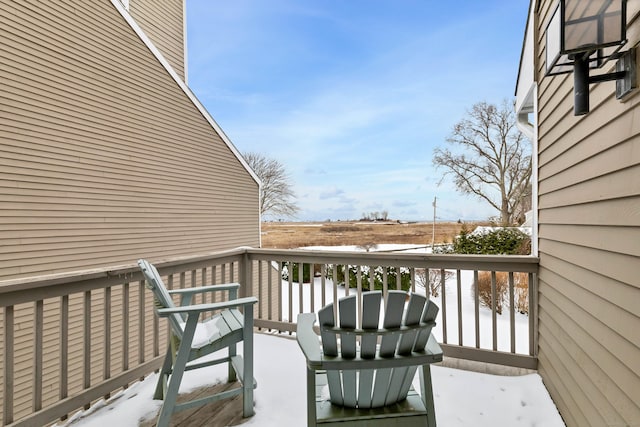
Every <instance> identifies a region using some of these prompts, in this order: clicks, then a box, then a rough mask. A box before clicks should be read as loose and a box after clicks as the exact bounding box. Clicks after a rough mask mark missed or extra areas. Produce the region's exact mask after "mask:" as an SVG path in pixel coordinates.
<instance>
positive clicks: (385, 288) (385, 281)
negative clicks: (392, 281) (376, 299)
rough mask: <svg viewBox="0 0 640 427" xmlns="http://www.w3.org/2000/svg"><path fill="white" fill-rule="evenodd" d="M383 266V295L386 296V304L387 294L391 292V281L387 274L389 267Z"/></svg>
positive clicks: (385, 300)
mask: <svg viewBox="0 0 640 427" xmlns="http://www.w3.org/2000/svg"><path fill="white" fill-rule="evenodd" d="M381 267H382V297H383V298H384V302H385V304H386V303H387V294H388V293H389V283H388V278H389V276H388V275H387V267H384V266H381Z"/></svg>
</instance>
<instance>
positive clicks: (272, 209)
mask: <svg viewBox="0 0 640 427" xmlns="http://www.w3.org/2000/svg"><path fill="white" fill-rule="evenodd" d="M242 155H243V157H244V159H245V160H246V161H247V163H248V164H249V166H251V169H253V171H254V172H255V173H256V175H258V178H260V180H261V181H262V186H261V187H260V215H265V214H270V215H282V216H287V217H292V216H295V214H296V213H297V212H298V207H297V206H296V205H295V203H294V201H293V199H295V197H296V196H295V193H294V192H293V190H292V188H291V182H290V180H291V178H290V176H289V174H287V172H286V170H285V168H284V166H283V165H282V163H280V162H279V161H277V160H275V159H271V158H268V157H266V156H264V155H263V154H259V153H252V152H247V153H243V154H242Z"/></svg>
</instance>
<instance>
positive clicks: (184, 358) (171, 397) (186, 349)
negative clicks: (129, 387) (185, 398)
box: [156, 314, 198, 427]
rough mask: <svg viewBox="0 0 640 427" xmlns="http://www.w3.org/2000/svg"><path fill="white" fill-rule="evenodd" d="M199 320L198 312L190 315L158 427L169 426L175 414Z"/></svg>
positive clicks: (174, 363) (174, 364)
mask: <svg viewBox="0 0 640 427" xmlns="http://www.w3.org/2000/svg"><path fill="white" fill-rule="evenodd" d="M197 321H198V315H197V314H196V315H193V316H191V315H190V316H189V317H188V319H187V325H186V327H185V331H184V335H183V336H182V341H181V342H180V346H179V347H178V352H177V354H176V358H175V361H174V362H173V369H172V371H171V376H170V378H169V387H167V392H166V394H165V396H164V403H163V404H162V408H161V409H160V415H158V423H157V424H156V427H169V421H171V414H173V408H174V407H175V406H176V401H177V400H178V392H179V391H180V383H181V382H182V377H183V375H184V369H185V367H186V366H187V362H188V361H189V353H190V352H191V341H192V340H193V335H194V332H195V329H196V323H197Z"/></svg>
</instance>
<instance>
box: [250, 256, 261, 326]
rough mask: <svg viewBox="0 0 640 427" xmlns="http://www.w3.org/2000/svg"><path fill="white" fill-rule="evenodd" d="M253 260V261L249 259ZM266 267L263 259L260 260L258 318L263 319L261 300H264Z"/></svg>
mask: <svg viewBox="0 0 640 427" xmlns="http://www.w3.org/2000/svg"><path fill="white" fill-rule="evenodd" d="M249 262H252V261H249ZM263 268H264V265H263V262H262V261H258V318H259V319H261V318H262V317H264V316H263V314H262V304H261V301H263V293H264V290H263V287H262V279H263V277H262V269H263Z"/></svg>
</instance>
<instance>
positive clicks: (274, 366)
mask: <svg viewBox="0 0 640 427" xmlns="http://www.w3.org/2000/svg"><path fill="white" fill-rule="evenodd" d="M255 354H256V358H255V377H256V380H257V381H258V388H257V389H256V392H255V401H256V407H255V409H256V415H255V416H253V417H252V418H251V419H250V420H249V421H248V422H246V423H245V424H243V425H246V426H259V427H289V426H291V427H299V426H304V425H305V422H306V397H305V396H306V389H305V362H304V356H303V355H302V352H301V351H300V349H299V348H298V344H297V343H296V341H295V340H293V339H290V338H286V337H282V336H275V335H265V334H260V333H257V334H255ZM205 369H207V372H206V373H205V372H203V371H204V370H203V369H201V370H198V371H200V372H198V371H191V372H187V373H186V374H185V379H184V381H183V387H182V388H181V392H188V391H189V390H193V389H195V388H198V387H202V386H206V385H209V384H212V383H215V382H217V381H224V379H225V378H226V367H225V366H220V365H218V366H213V367H210V368H205ZM432 376H433V391H434V397H435V399H434V400H435V407H436V419H437V422H438V426H439V427H448V426H474V427H484V426H486V427H489V426H491V427H495V426H514V427H517V426H545V427H561V426H564V423H563V422H562V419H561V417H560V415H559V414H558V411H557V409H556V407H555V405H554V403H553V401H552V400H551V398H550V397H549V393H548V392H547V390H546V389H545V387H544V385H543V384H542V380H541V378H540V376H539V375H537V374H531V375H525V376H519V377H503V376H495V375H487V374H478V373H475V372H468V371H461V370H457V369H451V368H444V367H440V366H433V367H432ZM156 379H157V376H156V375H155V374H154V375H151V376H149V377H148V378H147V379H145V380H144V381H143V382H141V383H138V384H135V385H133V386H132V387H130V388H128V389H127V390H125V391H123V392H121V393H120V394H118V395H117V396H114V397H113V398H112V399H111V401H110V402H104V403H102V404H98V405H96V406H95V407H94V408H92V409H90V410H89V411H87V412H85V413H81V414H78V415H76V416H75V417H73V418H72V419H71V420H69V421H68V423H67V425H70V426H74V427H75V426H77V427H102V426H106V425H117V426H118V427H134V426H137V425H138V421H139V420H140V419H144V418H153V417H155V416H156V415H157V411H158V410H159V407H160V403H159V402H158V401H155V400H152V399H151V397H152V395H153V389H154V387H155V382H156ZM416 387H418V385H417V384H416ZM58 426H60V424H58Z"/></svg>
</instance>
